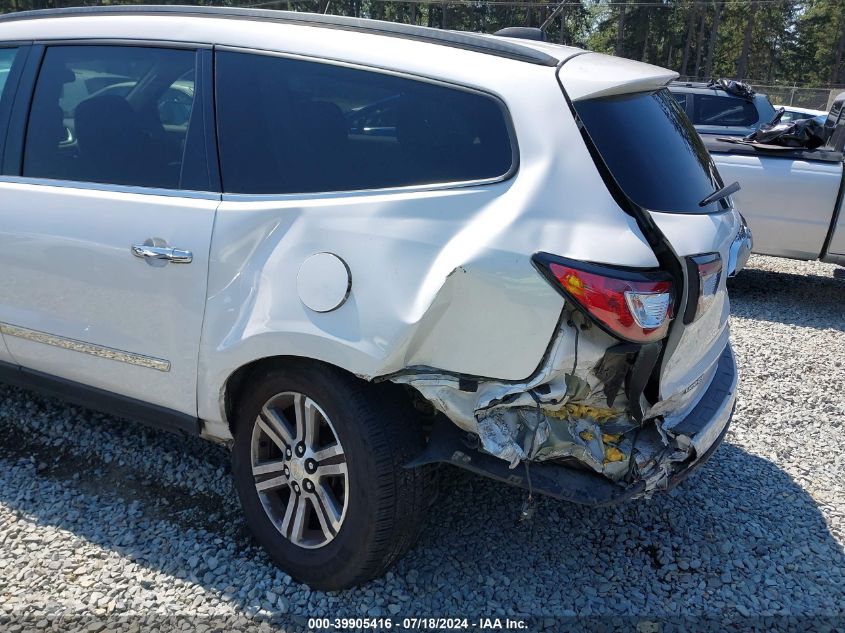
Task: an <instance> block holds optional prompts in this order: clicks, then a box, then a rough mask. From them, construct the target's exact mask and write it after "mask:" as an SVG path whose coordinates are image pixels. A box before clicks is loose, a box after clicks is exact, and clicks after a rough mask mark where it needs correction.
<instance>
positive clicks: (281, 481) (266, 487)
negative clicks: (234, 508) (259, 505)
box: [255, 475, 288, 492]
mask: <svg viewBox="0 0 845 633" xmlns="http://www.w3.org/2000/svg"><path fill="white" fill-rule="evenodd" d="M287 485H288V478H287V477H286V476H285V475H279V476H278V477H272V478H271V479H265V480H264V481H256V482H255V489H256V490H257V491H258V492H268V491H270V490H276V489H277V488H282V487H283V486H287Z"/></svg>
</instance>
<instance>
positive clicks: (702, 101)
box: [692, 95, 759, 127]
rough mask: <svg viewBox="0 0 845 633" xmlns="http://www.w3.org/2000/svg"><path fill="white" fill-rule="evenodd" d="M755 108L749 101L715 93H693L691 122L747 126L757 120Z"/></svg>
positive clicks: (696, 123)
mask: <svg viewBox="0 0 845 633" xmlns="http://www.w3.org/2000/svg"><path fill="white" fill-rule="evenodd" d="M758 118H759V117H758V116H757V108H756V107H755V106H754V104H753V103H751V102H750V101H746V100H744V99H735V98H733V97H720V96H717V95H695V96H694V98H693V115H692V122H693V123H694V124H695V125H735V126H741V127H747V126H750V125H754V124H756V123H757V121H758Z"/></svg>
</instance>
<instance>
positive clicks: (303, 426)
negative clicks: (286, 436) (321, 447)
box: [293, 394, 320, 447]
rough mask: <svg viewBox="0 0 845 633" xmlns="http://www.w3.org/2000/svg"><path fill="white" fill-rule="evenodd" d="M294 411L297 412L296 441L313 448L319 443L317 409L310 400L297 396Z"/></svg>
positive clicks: (300, 395)
mask: <svg viewBox="0 0 845 633" xmlns="http://www.w3.org/2000/svg"><path fill="white" fill-rule="evenodd" d="M293 406H294V411H295V412H296V441H297V442H303V443H304V444H305V446H308V447H312V446H314V443H315V442H316V441H317V432H318V426H319V423H320V421H319V419H318V417H317V416H318V415H319V412H318V411H317V407H315V406H314V402H312V401H311V399H310V398H307V397H305V396H303V395H302V394H297V395H296V396H295V397H294V405H293Z"/></svg>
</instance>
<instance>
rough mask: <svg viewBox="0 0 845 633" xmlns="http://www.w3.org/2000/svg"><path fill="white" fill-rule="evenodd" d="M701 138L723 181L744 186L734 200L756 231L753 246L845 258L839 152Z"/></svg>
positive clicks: (781, 252) (803, 255)
mask: <svg viewBox="0 0 845 633" xmlns="http://www.w3.org/2000/svg"><path fill="white" fill-rule="evenodd" d="M702 138H703V139H704V142H705V145H706V146H707V149H708V150H709V151H710V153H711V155H712V156H713V160H714V161H715V163H716V166H717V167H718V169H719V173H720V174H721V176H722V179H723V180H724V181H725V184H729V183H731V182H733V181H738V182H739V183H740V185H741V186H742V189H741V190H740V191H739V192H738V193H736V194H734V201H735V203H736V206H737V208H738V209H739V211H740V212H741V213H742V214H743V216H745V219H746V221H747V222H748V224H749V226H750V227H751V230H752V232H753V233H754V252H756V253H761V254H765V255H776V256H780V257H789V258H792V259H806V260H812V259H823V260H825V261H832V262H835V263H843V262H845V227H843V225H845V214H843V212H842V205H843V200H842V191H843V154H842V152H837V151H829V150H824V149H817V150H806V149H784V150H760V149H757V148H754V147H752V146H750V145H738V144H736V143H729V142H724V141H720V140H718V138H717V137H716V136H711V135H702Z"/></svg>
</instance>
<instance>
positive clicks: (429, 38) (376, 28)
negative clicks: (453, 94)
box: [0, 5, 559, 66]
mask: <svg viewBox="0 0 845 633" xmlns="http://www.w3.org/2000/svg"><path fill="white" fill-rule="evenodd" d="M115 14H117V15H173V16H176V15H179V16H198V17H212V18H232V19H242V20H261V21H265V20H266V21H273V22H281V23H285V24H300V25H306V26H315V27H323V28H331V29H342V30H349V31H360V32H363V33H370V34H374V35H385V36H388V37H398V38H402V39H409V40H415V41H419V42H427V43H430V44H440V45H441V46H450V47H453V48H460V49H463V50H468V51H474V52H477V53H485V54H487V55H495V56H497V57H505V58H507V59H514V60H517V61H522V62H527V63H529V64H539V65H541V66H557V64H558V61H559V60H557V59H555V58H554V57H552V56H551V55H548V54H546V53H544V52H542V51H538V50H535V49H533V48H530V47H528V46H520V45H519V44H516V43H513V42H506V41H502V40H499V39H498V38H492V37H485V36H483V35H479V34H476V33H466V32H460V31H444V30H440V29H432V28H427V27H424V26H415V25H411V24H399V23H395V22H385V21H382V20H367V19H364V18H350V17H345V16H339V15H322V14H319V13H298V12H295V11H276V10H272V9H246V8H237V7H205V6H180V5H110V6H102V7H66V8H60V9H42V10H38V11H20V12H18V13H7V14H5V15H2V16H0V23H3V22H13V21H17V20H34V19H41V18H59V17H79V16H94V15H115Z"/></svg>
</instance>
